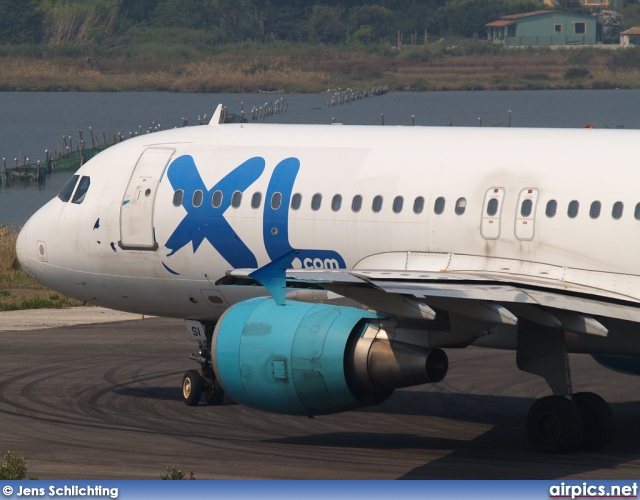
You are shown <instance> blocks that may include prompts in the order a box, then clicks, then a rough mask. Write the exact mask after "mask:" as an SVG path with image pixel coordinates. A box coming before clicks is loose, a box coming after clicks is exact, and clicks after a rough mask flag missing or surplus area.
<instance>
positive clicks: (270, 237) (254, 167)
mask: <svg viewBox="0 0 640 500" xmlns="http://www.w3.org/2000/svg"><path fill="white" fill-rule="evenodd" d="M264 169H265V160H264V158H261V157H254V158H250V159H248V160H247V161H245V162H244V163H242V164H240V165H239V166H237V167H236V168H235V169H233V170H232V171H231V172H230V173H229V174H227V175H226V176H225V177H224V178H223V179H221V180H220V181H219V182H218V183H216V185H215V186H213V187H212V188H211V189H207V188H206V186H205V185H204V182H203V180H202V177H201V176H200V173H199V172H198V168H197V167H196V164H195V161H194V159H193V157H192V156H189V155H184V156H180V157H179V158H176V159H175V160H174V161H173V162H172V163H171V165H169V169H168V171H167V177H168V179H169V182H170V183H171V187H173V189H174V190H178V189H182V190H183V192H184V196H183V200H182V206H183V207H184V209H185V210H186V211H187V215H186V216H185V217H184V219H182V221H181V222H180V224H178V227H176V229H175V230H174V232H173V233H172V234H171V236H170V237H169V239H168V240H167V243H166V244H165V246H166V247H167V248H168V249H169V250H171V252H170V253H169V254H168V257H170V256H171V255H173V254H174V253H176V252H177V251H178V250H180V249H181V248H183V247H184V246H186V245H188V244H189V243H191V244H192V245H193V252H194V253H195V252H196V251H197V250H198V248H199V247H200V245H201V244H202V242H203V241H204V240H205V239H206V240H207V241H208V242H209V243H211V245H212V246H213V247H214V248H215V249H216V250H217V251H218V252H219V253H220V255H221V256H222V257H223V258H224V259H225V260H226V261H227V262H229V264H231V266H233V267H234V268H254V267H258V262H257V259H256V257H255V255H254V254H253V252H252V251H251V250H250V249H249V247H247V245H246V244H245V243H244V242H243V241H242V240H241V239H240V237H239V236H238V235H237V234H236V232H235V231H234V230H233V228H232V227H231V226H230V225H229V223H228V222H227V220H226V219H225V217H224V212H225V211H226V210H227V209H228V208H229V207H230V206H231V196H228V195H227V196H223V201H222V204H221V205H220V206H219V207H213V206H212V204H211V203H207V202H204V203H203V204H202V205H200V206H199V207H194V206H193V203H192V199H193V195H194V193H195V192H196V191H198V190H200V191H202V193H203V199H204V200H211V199H212V196H213V193H214V192H216V191H218V190H220V191H222V192H223V193H233V192H235V191H240V192H242V193H244V191H245V190H246V189H247V188H248V187H249V186H251V184H253V183H254V182H255V181H256V180H258V178H259V177H260V176H261V175H262V173H263V172H264ZM299 170H300V161H299V160H298V159H297V158H286V159H284V160H282V161H281V162H280V163H278V165H276V168H275V169H274V171H273V174H272V175H271V179H270V180H269V186H268V188H267V196H266V201H265V204H264V212H263V219H262V221H263V231H262V236H263V239H264V245H265V248H266V250H267V254H268V255H269V258H270V259H271V260H272V261H273V260H276V259H277V258H279V257H281V256H282V255H284V254H286V253H288V252H290V251H292V250H294V248H293V247H292V246H291V244H290V243H289V205H290V201H291V194H292V191H293V184H294V182H295V180H296V177H297V175H298V172H299ZM275 193H280V194H281V196H282V199H281V202H280V204H276V208H273V207H272V204H271V201H270V200H271V199H272V197H273V195H274V194H275ZM297 258H298V259H299V260H300V262H301V264H302V266H303V267H306V268H316V269H323V268H344V267H346V265H345V262H344V259H343V258H342V256H341V255H340V254H339V253H337V252H334V251H333V250H298V255H297ZM165 267H166V265H165ZM167 270H169V271H170V272H173V271H171V270H170V269H169V268H167Z"/></svg>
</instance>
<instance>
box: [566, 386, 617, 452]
mask: <svg viewBox="0 0 640 500" xmlns="http://www.w3.org/2000/svg"><path fill="white" fill-rule="evenodd" d="M573 401H574V403H575V404H576V406H577V407H578V411H579V412H580V415H581V416H582V424H583V427H584V433H583V436H582V442H581V444H580V447H581V448H582V449H583V450H589V451H597V450H600V449H602V448H603V447H604V446H606V444H607V443H608V442H609V441H610V440H611V437H612V436H613V414H612V413H611V408H610V407H609V405H608V404H607V402H606V401H605V400H604V399H602V398H601V397H600V396H598V395H597V394H594V393H593V392H578V393H577V394H574V395H573Z"/></svg>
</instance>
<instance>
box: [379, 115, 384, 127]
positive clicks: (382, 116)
mask: <svg viewBox="0 0 640 500" xmlns="http://www.w3.org/2000/svg"><path fill="white" fill-rule="evenodd" d="M380 118H381V120H382V125H384V113H380Z"/></svg>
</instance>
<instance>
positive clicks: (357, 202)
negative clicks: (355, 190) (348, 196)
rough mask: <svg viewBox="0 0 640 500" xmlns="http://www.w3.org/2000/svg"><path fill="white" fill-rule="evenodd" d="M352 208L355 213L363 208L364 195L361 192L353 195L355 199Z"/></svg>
mask: <svg viewBox="0 0 640 500" xmlns="http://www.w3.org/2000/svg"><path fill="white" fill-rule="evenodd" d="M351 210H353V211H354V212H355V213H358V212H359V211H360V210H362V196H360V195H359V194H357V195H355V196H354V197H353V201H352V202H351Z"/></svg>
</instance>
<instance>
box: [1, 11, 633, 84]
mask: <svg viewBox="0 0 640 500" xmlns="http://www.w3.org/2000/svg"><path fill="white" fill-rule="evenodd" d="M639 2H640V0H627V1H626V2H625V4H626V7H625V11H624V15H625V27H628V26H630V25H633V24H640V3H639ZM561 3H562V6H561V7H562V8H563V9H565V10H566V9H577V10H579V7H577V6H576V3H577V0H561ZM540 8H542V4H541V2H539V1H538V0H319V1H316V2H309V1H308V0H0V74H2V78H0V91H1V90H92V91H120V90H167V91H182V92H218V91H231V92H255V91H284V92H317V91H324V90H327V89H329V88H337V87H341V88H346V87H351V88H354V89H359V90H362V89H364V88H366V87H369V86H371V85H372V84H373V83H374V82H377V83H378V84H386V85H388V86H389V88H391V89H392V90H405V89H406V90H453V89H503V88H509V89H538V88H582V87H589V88H611V87H622V88H629V87H638V86H640V78H639V74H638V72H639V71H640V67H639V65H638V63H637V59H638V57H637V56H635V55H627V54H617V53H615V52H616V51H611V52H609V51H604V50H602V51H598V50H593V49H581V50H566V51H565V50H558V51H551V50H549V49H546V48H540V49H527V50H520V49H505V48H503V47H498V46H491V45H489V44H487V43H486V42H484V38H485V29H484V24H485V23H487V22H489V21H492V20H495V19H497V18H498V17H499V16H501V15H505V14H512V13H519V12H526V11H532V10H538V9H540ZM475 35H477V37H475ZM609 40H610V41H615V40H616V37H615V36H612V37H610V39H609ZM578 52H581V53H582V54H581V55H577V53H578ZM625 52H629V53H633V52H636V50H635V49H633V50H629V51H625ZM575 59H579V60H575ZM571 68H580V69H579V70H577V69H573V70H571ZM569 70H571V71H569Z"/></svg>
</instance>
